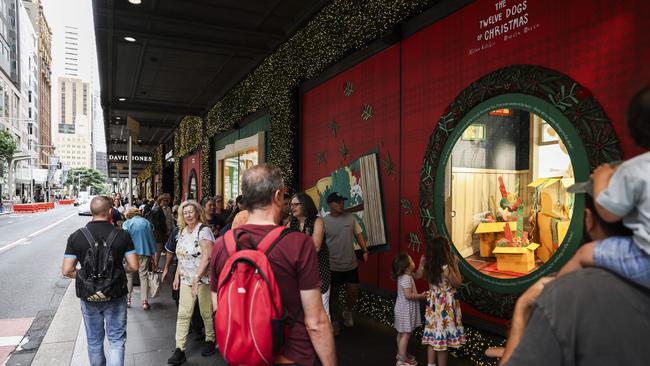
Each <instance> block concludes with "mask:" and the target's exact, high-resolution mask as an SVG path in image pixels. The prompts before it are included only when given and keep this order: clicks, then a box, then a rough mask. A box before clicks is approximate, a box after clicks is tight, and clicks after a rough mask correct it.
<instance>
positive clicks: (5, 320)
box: [0, 206, 89, 365]
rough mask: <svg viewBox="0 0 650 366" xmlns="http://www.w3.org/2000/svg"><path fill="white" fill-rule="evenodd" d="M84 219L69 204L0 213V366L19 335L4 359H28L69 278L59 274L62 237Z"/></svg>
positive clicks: (62, 247) (25, 360) (33, 352)
mask: <svg viewBox="0 0 650 366" xmlns="http://www.w3.org/2000/svg"><path fill="white" fill-rule="evenodd" d="M88 220H89V217H88V216H78V215H77V208H76V207H73V206H58V207H57V208H56V209H54V210H51V211H48V212H41V213H34V214H9V215H2V216H0V278H2V282H1V283H0V365H1V364H3V362H4V361H5V359H6V357H7V356H8V354H9V353H10V352H11V351H12V350H13V348H14V347H15V346H16V344H18V343H19V342H21V340H22V344H21V346H20V348H19V350H18V351H16V353H14V356H13V357H12V360H11V362H10V363H8V364H23V365H25V364H29V362H30V361H31V359H32V358H33V356H34V354H35V352H36V350H37V348H38V346H39V344H40V342H41V340H42V339H43V336H44V335H45V332H46V331H47V328H48V326H49V324H50V322H51V320H52V317H53V316H54V313H55V312H56V309H57V307H58V305H59V303H60V302H61V299H62V297H63V294H64V293H65V290H66V288H67V286H68V284H69V283H70V280H69V279H63V278H61V275H60V271H61V260H62V258H63V252H64V250H65V245H66V240H67V238H68V235H70V233H72V232H73V231H74V230H75V229H77V228H79V227H80V226H82V225H84V224H85V223H86V222H88ZM24 335H27V337H25V338H23V336H24ZM21 361H22V362H21Z"/></svg>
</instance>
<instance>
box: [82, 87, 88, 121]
mask: <svg viewBox="0 0 650 366" xmlns="http://www.w3.org/2000/svg"><path fill="white" fill-rule="evenodd" d="M83 89H84V91H83V104H84V114H85V115H86V116H87V115H88V84H84V86H83Z"/></svg>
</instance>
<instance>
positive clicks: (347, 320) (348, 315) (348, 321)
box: [343, 311, 354, 328]
mask: <svg viewBox="0 0 650 366" xmlns="http://www.w3.org/2000/svg"><path fill="white" fill-rule="evenodd" d="M343 325H345V326H346V327H348V328H349V327H353V326H354V319H352V312H351V311H344V312H343Z"/></svg>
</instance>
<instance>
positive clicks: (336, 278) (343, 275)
mask: <svg viewBox="0 0 650 366" xmlns="http://www.w3.org/2000/svg"><path fill="white" fill-rule="evenodd" d="M346 283H359V269H358V268H355V269H353V270H350V271H345V272H336V271H332V286H341V285H343V284H346Z"/></svg>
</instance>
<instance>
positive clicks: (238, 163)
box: [222, 149, 259, 202]
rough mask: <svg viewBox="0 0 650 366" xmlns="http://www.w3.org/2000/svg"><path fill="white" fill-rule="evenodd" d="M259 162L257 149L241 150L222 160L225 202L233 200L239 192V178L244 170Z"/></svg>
mask: <svg viewBox="0 0 650 366" xmlns="http://www.w3.org/2000/svg"><path fill="white" fill-rule="evenodd" d="M258 163H259V154H258V152H257V149H248V150H245V151H241V152H239V153H237V154H236V155H232V156H228V157H226V158H225V159H224V160H223V163H222V167H223V175H222V176H223V192H222V194H223V197H224V200H225V202H229V201H230V200H233V201H234V200H235V198H237V196H239V195H240V194H241V178H242V176H243V175H244V172H245V171H246V170H248V169H249V168H251V167H253V166H255V165H257V164H258Z"/></svg>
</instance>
